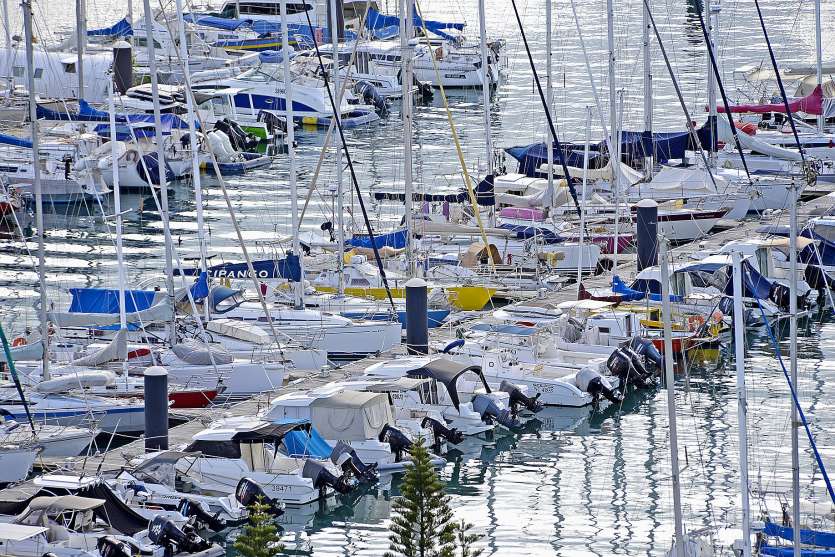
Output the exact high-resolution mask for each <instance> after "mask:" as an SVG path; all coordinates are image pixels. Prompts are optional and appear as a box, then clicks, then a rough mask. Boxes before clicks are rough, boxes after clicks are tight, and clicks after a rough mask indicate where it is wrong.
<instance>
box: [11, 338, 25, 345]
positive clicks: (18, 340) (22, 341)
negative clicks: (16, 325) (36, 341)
mask: <svg viewBox="0 0 835 557" xmlns="http://www.w3.org/2000/svg"><path fill="white" fill-rule="evenodd" d="M25 345H26V339H25V338H24V337H15V339H14V340H12V346H25Z"/></svg>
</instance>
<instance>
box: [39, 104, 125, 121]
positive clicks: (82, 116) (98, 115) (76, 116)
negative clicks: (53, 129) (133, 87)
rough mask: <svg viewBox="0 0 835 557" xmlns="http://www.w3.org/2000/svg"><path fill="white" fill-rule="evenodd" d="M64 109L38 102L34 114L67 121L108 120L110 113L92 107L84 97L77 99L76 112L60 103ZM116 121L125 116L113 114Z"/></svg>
mask: <svg viewBox="0 0 835 557" xmlns="http://www.w3.org/2000/svg"><path fill="white" fill-rule="evenodd" d="M61 106H63V107H64V108H65V109H66V110H55V109H54V108H48V107H47V106H45V105H43V104H38V105H37V108H36V115H37V118H38V120H60V121H69V122H108V121H109V120H110V114H109V113H108V112H105V111H103V110H98V109H97V108H93V107H92V106H91V105H90V103H88V102H87V101H85V100H84V99H79V100H78V112H72V111H71V110H69V108H68V107H67V106H66V105H61ZM115 119H116V121H117V122H124V121H125V117H124V116H123V115H119V114H117V115H116V116H115Z"/></svg>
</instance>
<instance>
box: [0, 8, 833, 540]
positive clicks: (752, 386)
mask: <svg viewBox="0 0 835 557" xmlns="http://www.w3.org/2000/svg"><path fill="white" fill-rule="evenodd" d="M134 4H136V5H137V6H138V5H139V2H136V1H135V2H134ZM389 4H391V6H390V10H389V11H393V10H394V6H395V3H394V2H389ZM762 4H763V9H764V11H765V15H766V20H767V22H768V24H769V26H770V28H769V32H770V35H771V38H772V41H773V43H774V46H775V50H776V53H777V56H778V59H779V60H781V61H786V62H807V61H809V62H811V61H812V53H813V50H812V46H813V44H814V28H813V19H812V9H813V8H812V4H811V2H808V1H807V2H781V1H776V0H764V1H763V2H762ZM487 5H488V10H489V14H488V25H489V28H490V34H491V35H492V36H496V37H502V38H505V39H506V40H507V49H506V53H507V55H508V57H509V64H508V73H507V82H506V83H505V84H504V85H503V86H502V87H501V88H500V89H499V90H498V92H497V93H496V95H495V96H494V98H493V100H492V109H493V113H492V126H491V130H490V133H491V134H492V136H493V141H494V144H495V145H496V146H497V147H506V146H510V145H515V144H522V143H530V142H533V141H539V140H542V139H543V138H544V136H545V135H544V134H545V126H544V119H543V117H542V110H541V107H540V105H539V101H538V98H537V96H536V91H535V89H534V86H533V83H532V79H531V74H530V71H529V68H528V65H527V60H526V58H525V52H524V49H523V46H522V43H521V40H520V38H519V34H518V30H517V28H516V26H515V24H514V23H513V22H514V19H513V11H512V8H511V6H510V3H509V2H507V1H504V0H502V1H499V0H488V2H487ZM518 5H519V9H520V11H521V12H522V13H523V18H524V20H525V22H526V26H527V27H526V31H527V34H528V38H529V40H530V42H531V46H532V48H533V50H534V57H535V59H536V60H537V61H538V62H539V63H540V66H539V71H540V75H542V76H543V77H544V73H545V71H544V67H543V66H542V61H543V60H544V10H545V6H544V1H542V0H539V1H535V2H524V1H523V0H520V1H519V2H518ZM641 5H642V3H641V2H640V1H639V0H627V1H625V2H617V3H616V19H617V21H616V34H617V43H618V49H617V53H618V60H617V62H618V79H619V81H618V87H619V88H622V89H623V90H624V122H625V125H626V127H627V128H629V129H640V128H641V126H642V118H643V117H642V106H643V101H642V96H643V93H642V91H641V86H642V69H641V61H640V40H641V37H640V20H641ZM72 6H73V2H71V1H70V0H62V1H60V2H39V3H38V5H37V6H36V34H37V35H38V36H40V37H41V38H42V40H43V41H44V42H48V41H50V40H55V39H56V38H57V37H58V35H59V34H60V33H61V32H64V31H67V30H69V29H71V27H72V24H73V21H74V20H73V15H72ZM125 6H126V0H119V1H113V2H103V1H98V2H96V1H94V0H88V16H89V23H88V25H89V27H91V28H92V27H100V26H105V25H109V24H111V23H112V22H113V21H115V20H116V19H118V18H120V17H122V15H124V12H125ZM604 6H605V4H604V2H602V1H600V0H594V1H593V2H591V3H589V2H578V9H579V10H580V14H579V15H580V19H581V25H582V28H583V34H584V37H585V40H586V46H587V48H588V51H589V54H590V57H591V61H592V66H593V69H594V79H595V80H596V82H597V85H598V88H599V90H600V91H601V95H602V99H601V101H602V102H603V109H604V111H605V110H606V99H607V95H606V86H607V84H606V68H605V61H606V52H605V48H606V47H605V35H606V23H605V12H604ZM422 8H423V10H424V12H425V14H426V15H427V17H436V18H448V19H456V20H464V21H466V22H468V23H469V24H470V25H471V29H470V32H471V34H473V35H475V34H476V33H477V22H478V19H477V16H476V12H475V9H476V3H475V1H474V0H462V1H460V2H452V3H449V2H437V1H434V0H433V1H429V0H424V2H423V4H422ZM693 9H694V8H693V7H692V5H691V4H690V3H666V4H665V3H661V2H660V1H658V0H656V1H655V2H654V15H655V18H656V21H657V23H658V24H659V26H660V28H661V32H662V35H663V36H664V38H665V42H666V45H667V49H668V52H669V53H670V56H671V58H672V61H673V63H674V65H675V67H676V71H677V75H678V78H679V79H680V81H681V84H682V88H683V90H684V94H685V97H686V100H687V102H688V104H689V107H690V110H691V111H692V112H693V113H694V114H697V115H699V116H700V117H702V115H703V107H704V105H705V103H706V98H705V68H706V62H705V57H704V46H703V43H702V39H701V32H700V30H699V27H698V20H695V21H694V19H693V16H692V10H693ZM832 12H833V8H832V6H831V5H826V4H825V5H824V17H823V21H824V24H825V26H826V28H825V33H826V35H825V38H826V37H830V36H832V35H831V31H832V29H831V26H832V23H831V22H832V21H833V18H832V15H833V14H832ZM721 17H722V21H721V24H720V27H721V31H720V34H719V39H718V44H719V51H720V55H721V58H722V64H723V71H724V74H725V76H726V79H727V82H726V88H727V89H728V91H729V94H731V95H732V96H733V97H734V98H745V95H746V93H748V92H749V91H750V89H748V88H747V87H746V85H745V83H744V81H743V80H741V79H738V78H736V76H735V75H734V72H733V70H734V69H735V68H738V67H740V66H743V65H746V64H757V63H765V64H766V65H767V58H766V56H767V52H766V50H765V48H764V44H763V41H762V39H761V35H760V33H759V30H758V28H757V27H756V13H755V11H754V8H753V2H751V1H749V0H742V1H739V2H730V3H726V4H725V5H724V7H723V11H722V16H721ZM554 21H555V24H554V27H555V28H554V53H553V54H554V66H555V70H554V86H555V95H554V97H555V106H554V112H555V114H556V117H557V124H558V128H559V130H558V131H559V133H560V135H561V138H562V139H569V140H577V141H582V140H583V137H584V131H583V123H584V121H585V110H584V107H585V106H586V105H593V104H594V100H593V98H592V95H591V86H590V85H589V78H588V75H587V74H586V70H585V66H584V63H583V59H582V53H581V50H580V46H579V43H578V40H577V35H576V32H575V29H574V22H573V18H572V16H571V5H570V3H568V2H566V1H565V0H557V1H555V2H554ZM13 32H18V33H21V34H22V32H21V31H20V29H17V30H15V29H13ZM824 46H825V48H827V49H829V48H830V47H831V45H828V44H827V41H826V40H824ZM831 48H835V47H831ZM655 53H656V55H657V56H656V58H657V59H656V60H655V62H654V65H653V73H654V76H655V78H654V82H655V96H654V97H655V121H656V122H657V129H662V130H674V129H683V124H682V122H683V116H682V115H681V111H680V109H679V108H678V103H677V101H676V100H675V98H674V96H673V94H672V93H673V92H672V88H671V85H670V81H669V77H668V75H667V73H666V70H665V68H664V66H663V64H662V61H661V60H660V56H658V52H657V49H656V50H655ZM450 101H451V104H452V107H451V108H452V112H453V115H454V118H455V122H456V125H457V127H458V131H459V134H460V137H461V140H462V145H463V148H464V151H465V156H466V160H467V164H468V165H469V166H470V167H471V168H477V167H478V166H479V165H483V163H484V147H483V145H484V140H483V138H484V130H483V125H482V122H483V121H482V118H483V113H482V110H481V103H480V98H479V96H478V94H476V93H464V94H462V93H453V94H451V95H450ZM604 117H605V116H604ZM596 118H598V116H595V119H596ZM599 128H600V126H599V125H598V122H597V120H595V121H593V132H592V133H593V137H595V136H599V132H598V131H597V130H598V129H599ZM348 136H349V141H350V149H351V154H352V156H353V158H354V160H355V167H356V169H357V172H358V176H359V182H360V187H361V188H362V189H363V191H368V190H372V189H375V188H384V187H385V188H389V187H398V186H401V185H402V158H403V154H402V147H401V137H402V127H401V125H400V119H399V116H398V114H397V110H394V111H393V113H392V115H391V116H389V117H388V118H386V119H384V120H382V121H381V122H379V123H376V124H373V125H371V126H369V127H367V128H362V129H357V130H351V131H350V132H349V133H348ZM297 139H298V141H299V144H300V145H299V149H298V155H299V161H300V162H299V169H300V184H301V185H302V186H303V187H302V192H303V193H302V194H301V195H302V196H304V195H305V194H306V191H307V189H306V186H307V184H309V181H310V177H311V176H312V173H313V170H314V168H315V165H316V161H317V158H318V156H319V151H320V145H321V143H322V141H323V135H322V134H321V133H319V132H315V131H306V132H302V133H300V134H299V135H298V136H297ZM414 143H415V147H414V167H415V169H414V172H415V177H416V178H415V179H416V182H417V183H418V187H421V188H427V189H429V188H431V187H433V185H436V184H445V183H447V180H449V179H448V178H445V177H444V176H445V175H448V174H455V173H456V172H457V171H459V169H458V166H457V162H456V157H455V153H454V151H453V148H452V143H451V141H450V132H449V128H448V126H447V123H446V119H445V115H444V113H443V111H442V110H441V108H440V103H439V99H437V98H436V100H435V101H434V102H433V103H431V104H429V105H425V106H420V107H418V108H417V109H416V116H415V129H414ZM511 166H512V165H511ZM346 176H347V174H346ZM335 180H336V170H335V168H334V165H333V163H332V160H331V157H330V156H329V157H328V159H327V163H326V164H325V166H324V167H323V172H322V175H321V178H320V181H319V189H318V190H317V191H316V192H314V193H313V194H312V196H311V202H310V208H309V210H308V213H307V216H306V218H305V221H304V227H305V229H310V230H318V229H319V225H320V224H321V223H322V222H323V221H325V220H330V219H333V210H332V206H333V195H332V193H330V192H331V191H332V189H331V188H329V186H331V187H332V186H333V184H334V183H335ZM452 180H454V179H452ZM203 187H204V200H205V215H206V219H207V223H208V226H209V229H210V238H211V251H212V253H217V254H220V255H222V256H224V257H228V258H232V259H237V258H239V257H240V256H239V253H240V249H239V248H238V247H237V245H236V243H235V240H234V232H233V230H232V227H231V225H230V222H231V221H230V218H229V214H228V212H227V210H226V206H225V204H224V201H223V199H222V197H221V191H220V188H219V187H218V185H217V183H216V182H213V181H211V180H208V179H207V180H204V184H203ZM228 187H229V191H230V195H231V197H232V203H233V205H234V207H235V211H236V213H237V217H238V220H239V222H240V224H241V226H242V228H243V230H244V231H245V235H246V237H247V239H249V240H251V241H253V242H254V241H255V240H259V241H269V240H276V239H278V238H279V237H281V236H282V235H284V234H286V233H287V232H289V224H290V222H289V217H288V213H289V211H288V209H289V205H290V200H289V196H288V182H287V162H286V158H285V157H284V156H279V157H277V158H276V160H275V162H274V163H273V165H272V167H271V168H270V169H268V170H261V171H257V172H253V173H251V174H248V175H246V176H245V177H236V178H230V179H229V180H228ZM123 204H124V205H126V206H127V207H128V208H130V209H131V210H132V211H131V213H130V214H129V215H128V217H127V220H128V223H127V226H126V240H125V245H126V257H127V260H128V264H129V268H128V277H129V279H130V281H131V284H132V285H136V284H138V283H139V282H141V281H143V280H146V279H149V278H152V277H153V276H155V275H157V274H158V273H159V271H160V270H161V268H162V266H163V258H162V253H163V247H162V246H163V243H162V235H161V226H160V221H159V217H158V213H157V211H156V209H155V208H154V203H153V201H152V200H150V199H145V198H142V197H138V196H126V199H124V200H123ZM171 206H172V211H173V215H172V228H173V234H174V238H175V242H176V243H177V245H178V252H179V253H180V255H181V256H186V255H188V254H191V253H193V252H194V251H195V229H196V225H195V223H194V218H195V206H194V201H193V189H192V188H191V187H190V185H189V184H178V185H176V186H175V190H174V196H173V198H172V199H171ZM104 210H105V211H108V210H110V208H109V207H105V208H104ZM371 212H372V217H373V219H374V221H375V223H377V226H378V227H379V229H381V230H384V229H385V228H386V227H387V226H389V225H390V224H392V225H393V224H394V223H396V222H398V221H399V220H400V217H401V215H399V214H395V213H394V212H393V211H392V210H391V209H390V208H382V207H371ZM101 214H102V212H101V209H100V208H98V207H86V206H74V207H71V208H69V209H61V210H53V209H50V210H49V213H48V214H47V215H46V224H47V230H46V235H47V246H46V249H47V267H48V283H49V297H50V299H51V300H53V301H54V303H55V304H56V305H59V306H60V305H61V304H64V303H66V300H67V297H66V295H65V292H66V289H67V288H70V287H77V286H109V287H115V285H116V268H115V261H114V259H115V255H114V253H115V249H114V247H113V241H112V236H111V234H110V232H109V231H108V230H107V229H106V227H104V226H103V224H102V219H101ZM358 214H359V213H358V211H357V215H358ZM347 218H348V222H350V219H351V217H350V215H349V216H348V217H347ZM253 245H254V244H253ZM27 249H28V250H32V253H34V249H35V245H34V243H31V242H30V243H28V244H24V242H22V241H21V240H14V239H11V240H0V298H2V299H3V304H2V306H0V315H2V319H3V324H4V326H8V327H10V328H11V329H12V330H13V331H18V330H20V329H21V328H22V327H23V326H24V325H27V324H34V321H33V311H32V309H31V303H32V301H33V300H34V297H35V296H36V290H35V285H36V275H35V272H34V267H33V265H32V262H33V259H32V257H31V254H30V253H29V252H28V251H27ZM254 249H255V251H264V250H267V249H269V248H268V247H267V246H266V245H264V244H258V247H257V248H254ZM833 328H835V325H833V324H831V323H830V320H829V319H828V318H827V319H824V320H823V321H822V322H821V321H819V320H816V321H814V322H812V323H810V324H808V326H807V328H806V329H805V330H804V331H803V335H804V336H803V337H802V338H801V340H800V345H801V351H802V352H801V354H802V359H801V363H800V371H801V377H802V381H801V384H800V388H799V392H800V395H801V397H802V399H803V400H804V402H805V404H806V407H807V413H808V416H809V418H810V419H811V420H812V421H813V431H814V433H815V434H816V436H817V441H818V444H819V446H820V447H821V448H822V449H823V452H824V458H825V460H827V457H829V459H828V460H830V461H831V460H832V456H833V454H834V453H835V451H833V449H832V447H833V445H835V440H833V438H832V435H833V434H832V431H833V427H832V425H833V418H832V405H831V403H830V402H829V401H830V399H831V396H829V395H830V394H831V392H832V389H833V381H835V370H833V365H832V364H831V363H830V362H831V354H832V353H833V352H834V351H835V345H833V341H832V340H830V339H832V338H833V332H835V331H833ZM752 336H753V338H751V339H750V352H749V360H748V362H747V369H748V387H749V395H748V396H749V401H750V430H751V439H750V441H751V462H752V467H751V478H752V482H754V483H755V485H762V486H763V487H764V488H770V489H785V486H786V485H787V482H788V480H789V463H790V458H789V454H788V451H789V442H788V437H787V435H788V431H789V420H788V408H789V407H788V398H787V393H788V389H787V387H786V384H785V381H784V379H783V377H782V374H781V372H780V369H779V366H778V365H777V362H776V360H775V356H774V351H773V350H772V349H771V347H770V346H769V344H768V340H767V337H766V336H765V335H764V333H762V332H754V334H753V335H752ZM783 348H784V350H785V349H786V348H787V347H786V346H785V345H784V347H783ZM723 358H724V355H719V359H718V361H716V362H713V363H710V364H708V365H707V366H705V369H693V370H692V371H691V374H690V377H689V389H687V388H686V387H685V383H684V381H683V380H682V381H681V382H680V385H679V386H680V387H681V388H680V389H679V391H678V392H679V394H678V396H677V400H676V405H677V408H678V410H679V432H680V448H681V458H682V462H683V463H686V468H685V470H684V472H683V478H682V487H683V496H684V503H685V515H686V517H687V524H688V528H700V527H703V526H709V525H714V526H724V525H727V524H734V523H736V522H738V519H737V517H738V503H737V499H738V497H737V493H738V485H737V482H738V473H737V428H736V404H735V393H734V386H735V379H734V377H733V375H732V372H731V371H730V369H731V368H730V367H729V366H728V365H727V364H726V363H725V361H724V359H723ZM542 420H543V422H544V424H543V428H542V429H541V430H540V431H536V432H532V433H526V434H523V435H518V436H511V437H502V438H499V439H496V440H495V443H493V444H491V445H489V446H485V447H482V446H480V445H469V446H466V445H465V446H464V447H463V448H462V450H461V453H462V454H460V455H459V456H457V457H455V458H451V461H450V463H449V464H448V465H447V466H446V467H445V469H444V470H443V472H442V475H443V477H444V479H445V480H447V481H448V491H449V493H450V494H451V495H452V504H453V506H454V507H455V512H456V515H457V516H460V517H464V518H466V519H467V520H468V521H469V522H472V523H474V524H475V526H476V529H477V531H478V532H479V533H480V534H483V535H484V538H483V540H482V541H483V544H484V545H485V548H486V552H485V554H487V555H523V554H526V555H537V556H539V555H543V556H545V555H588V554H597V555H611V554H614V553H628V554H646V555H658V554H661V553H663V551H664V550H665V549H666V548H668V547H669V541H670V538H671V533H672V496H671V492H670V481H669V449H668V428H667V418H666V397H665V394H664V393H663V392H660V391H659V392H650V393H643V394H638V395H633V396H632V397H630V398H629V399H628V400H627V402H626V403H625V404H624V405H623V407H622V408H620V409H609V410H607V411H606V412H604V413H601V414H591V413H590V412H589V411H587V410H584V411H580V412H576V411H575V412H566V411H550V412H547V413H545V415H543V416H542ZM801 447H802V448H803V450H804V454H803V457H802V463H803V476H802V477H803V489H804V497H808V498H810V499H813V500H817V501H823V500H825V497H826V494H825V491H824V488H823V483H822V480H821V477H820V474H819V473H813V471H812V459H811V457H810V455H809V454H808V449H807V447H808V444H807V443H806V442H804V441H803V440H801ZM395 495H397V484H396V482H395V484H394V485H393V486H382V487H381V488H379V490H377V491H375V492H373V493H368V494H364V495H362V496H361V497H359V498H358V499H357V500H355V501H335V500H332V501H329V502H328V504H327V505H325V506H323V507H321V508H320V507H319V506H318V505H317V506H315V507H313V508H310V509H304V510H298V511H296V512H293V513H291V518H292V521H293V522H295V524H294V525H288V526H287V535H286V536H285V543H286V544H287V546H288V549H294V550H296V551H297V553H298V554H314V553H315V554H316V555H380V554H381V553H382V552H383V551H384V550H385V549H386V547H387V530H386V528H387V520H388V515H389V508H390V499H391V497H392V496H395ZM288 520H290V519H289V518H288Z"/></svg>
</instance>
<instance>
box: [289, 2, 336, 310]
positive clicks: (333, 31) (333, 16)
mask: <svg viewBox="0 0 835 557" xmlns="http://www.w3.org/2000/svg"><path fill="white" fill-rule="evenodd" d="M328 2H330V8H331V9H330V12H331V19H330V21H329V22H328V26H329V27H330V29H331V41H332V42H333V53H332V54H333V80H332V81H333V89H334V94H335V95H336V107H335V108H334V110H339V107H340V106H342V95H341V94H340V91H341V89H340V87H339V29H337V26H338V23H337V22H338V21H339V18H338V17H337V15H336V10H337V8H338V9H342V3H341V0H340V1H339V2H337V0H328ZM284 3H285V2H284V0H282V5H283V4H284ZM281 26H282V28H283V27H285V24H284V20H282V21H281ZM314 40H315V39H314ZM287 67H289V63H288V66H287ZM333 117H334V118H336V114H334V116H333ZM335 148H336V227H337V231H336V233H337V238H338V241H339V249H338V250H337V251H338V255H339V257H338V259H337V267H338V270H339V272H338V273H337V280H338V283H337V292H338V293H339V295H340V296H341V295H343V294H345V192H344V191H343V188H342V183H343V176H342V145H341V144H340V145H335Z"/></svg>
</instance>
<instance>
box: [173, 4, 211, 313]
mask: <svg viewBox="0 0 835 557" xmlns="http://www.w3.org/2000/svg"><path fill="white" fill-rule="evenodd" d="M174 9H175V10H176V16H177V17H176V19H177V34H178V35H179V39H180V44H179V50H180V62H181V63H182V64H183V84H184V86H185V87H184V91H183V92H184V93H185V97H186V117H187V118H188V139H189V148H190V149H191V180H192V185H193V186H194V205H195V210H196V211H197V249H198V250H199V252H200V271H202V272H205V271H206V270H207V268H208V264H207V256H208V254H207V249H206V224H205V221H204V220H203V184H202V178H201V176H200V158H199V154H200V148H199V146H198V145H197V126H196V125H195V119H194V99H193V97H192V94H191V71H190V70H189V66H188V47H187V42H186V24H185V22H184V21H183V0H176V1H175V3H174ZM203 309H204V314H205V317H206V321H208V320H209V318H210V310H209V303H208V301H207V302H206V303H204V304H203Z"/></svg>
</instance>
